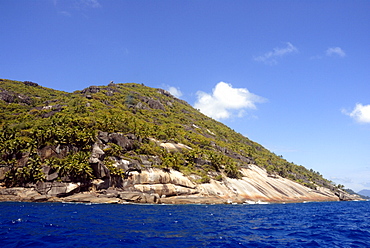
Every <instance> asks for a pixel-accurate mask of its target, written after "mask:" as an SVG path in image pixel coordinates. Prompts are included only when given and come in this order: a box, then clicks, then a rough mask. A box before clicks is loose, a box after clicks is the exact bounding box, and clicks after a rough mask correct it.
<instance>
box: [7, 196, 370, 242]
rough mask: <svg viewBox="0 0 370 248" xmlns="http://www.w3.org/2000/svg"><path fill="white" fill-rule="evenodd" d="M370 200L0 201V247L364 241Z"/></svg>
mask: <svg viewBox="0 0 370 248" xmlns="http://www.w3.org/2000/svg"><path fill="white" fill-rule="evenodd" d="M369 217H370V202H366V201H364V202H309V203H290V204H258V205H257V204H256V205H250V204H245V205H134V204H126V205H110V204H71V203H24V202H2V203H0V247H370V219H369Z"/></svg>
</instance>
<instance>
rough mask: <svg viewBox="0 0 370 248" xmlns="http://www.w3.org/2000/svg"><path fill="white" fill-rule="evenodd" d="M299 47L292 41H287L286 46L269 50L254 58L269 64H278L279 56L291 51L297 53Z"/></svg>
mask: <svg viewBox="0 0 370 248" xmlns="http://www.w3.org/2000/svg"><path fill="white" fill-rule="evenodd" d="M296 52H298V49H297V48H296V47H295V46H293V45H292V43H290V42H287V43H286V47H284V48H279V47H277V48H274V49H273V51H271V52H267V53H265V54H264V55H262V56H258V57H255V58H254V60H255V61H258V62H263V63H265V64H269V65H275V64H277V58H279V57H283V56H285V55H287V54H290V53H296Z"/></svg>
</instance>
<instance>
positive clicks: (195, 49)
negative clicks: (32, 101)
mask: <svg viewBox="0 0 370 248" xmlns="http://www.w3.org/2000/svg"><path fill="white" fill-rule="evenodd" d="M0 10H1V13H2V14H1V15H0V31H1V38H0V78H6V79H14V80H19V81H25V80H29V81H33V82H37V83H39V84H40V85H42V86H45V87H49V88H54V89H58V90H63V91H67V92H73V91H75V90H81V89H83V88H86V87H88V86H90V85H107V84H108V83H109V82H110V81H112V80H113V81H114V82H116V83H118V82H122V83H126V82H135V83H144V84H145V85H147V86H150V87H156V88H164V89H167V90H170V91H171V92H172V93H173V94H174V95H176V96H178V97H179V98H181V99H183V100H186V101H187V102H189V103H190V104H192V105H193V106H195V107H196V108H198V109H200V110H201V111H202V112H204V113H206V114H207V115H209V116H211V117H213V118H215V119H218V120H219V121H221V122H223V123H225V124H226V125H228V126H230V127H231V128H233V129H234V130H235V131H237V132H239V133H242V134H243V135H245V136H247V137H248V138H250V139H252V140H253V141H255V142H258V143H260V144H262V145H263V146H265V147H266V148H268V149H269V150H271V151H273V152H275V153H276V154H278V155H283V157H284V158H286V159H287V160H288V161H291V162H294V163H296V164H299V165H304V166H305V167H307V168H309V169H313V170H315V171H319V172H320V173H321V174H323V175H324V176H325V177H326V178H328V179H330V180H332V181H334V182H335V183H337V184H339V183H340V184H344V185H345V186H346V187H349V188H352V189H354V190H355V191H358V190H361V189H365V188H367V189H370V152H369V151H370V142H369V140H370V139H369V138H370V97H369V92H370V73H369V72H370V35H369V30H370V15H369V13H370V1H356V0H354V1H340V0H339V1H248V0H242V1H218V0H209V1H206V0H198V1H192V0H188V1H177V0H171V1H164V0H163V1H160V0H158V1H142V0H136V1H124V0H107V1H103V0H17V1H9V0H0Z"/></svg>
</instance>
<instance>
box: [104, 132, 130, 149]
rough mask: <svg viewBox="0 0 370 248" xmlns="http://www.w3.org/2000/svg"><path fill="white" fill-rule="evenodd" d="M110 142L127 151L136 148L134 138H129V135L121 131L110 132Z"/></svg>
mask: <svg viewBox="0 0 370 248" xmlns="http://www.w3.org/2000/svg"><path fill="white" fill-rule="evenodd" d="M109 142H111V143H114V144H116V145H118V146H120V147H122V148H123V149H124V150H126V151H130V150H132V149H134V140H132V139H129V138H128V137H126V136H124V135H122V134H120V133H111V134H109Z"/></svg>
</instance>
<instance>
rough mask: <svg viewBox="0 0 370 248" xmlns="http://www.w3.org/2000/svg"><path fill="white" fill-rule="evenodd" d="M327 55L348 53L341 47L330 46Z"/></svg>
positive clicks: (344, 54) (340, 55)
mask: <svg viewBox="0 0 370 248" xmlns="http://www.w3.org/2000/svg"><path fill="white" fill-rule="evenodd" d="M326 56H339V57H345V56H346V53H345V52H344V51H343V50H342V48H340V47H330V48H328V49H327V50H326Z"/></svg>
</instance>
